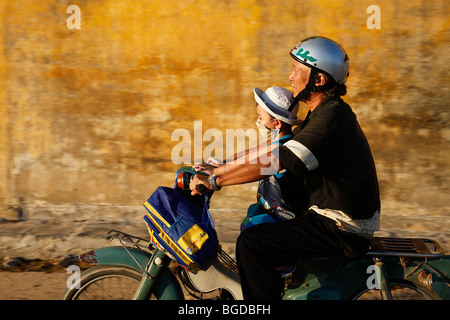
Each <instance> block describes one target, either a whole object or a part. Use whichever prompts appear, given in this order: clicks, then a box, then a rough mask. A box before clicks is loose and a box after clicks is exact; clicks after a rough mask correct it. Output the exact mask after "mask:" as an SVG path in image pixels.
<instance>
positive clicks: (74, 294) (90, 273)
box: [61, 266, 157, 300]
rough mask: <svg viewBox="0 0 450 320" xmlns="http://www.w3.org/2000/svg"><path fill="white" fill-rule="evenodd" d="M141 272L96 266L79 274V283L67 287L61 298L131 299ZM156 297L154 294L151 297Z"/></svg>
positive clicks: (137, 285) (125, 268)
mask: <svg viewBox="0 0 450 320" xmlns="http://www.w3.org/2000/svg"><path fill="white" fill-rule="evenodd" d="M141 279H142V273H141V272H139V271H137V270H135V269H132V268H127V267H120V266H96V267H93V268H90V269H88V270H86V271H84V272H83V273H82V274H81V277H80V281H79V284H77V283H76V284H75V285H74V286H73V288H68V289H66V291H65V292H64V294H63V296H62V297H61V299H62V300H131V299H132V298H133V296H134V293H135V292H136V290H137V288H138V287H139V283H140V281H141ZM151 298H152V299H156V298H157V297H155V296H154V295H153V296H152V297H151Z"/></svg>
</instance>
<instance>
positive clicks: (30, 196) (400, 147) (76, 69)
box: [0, 0, 450, 214]
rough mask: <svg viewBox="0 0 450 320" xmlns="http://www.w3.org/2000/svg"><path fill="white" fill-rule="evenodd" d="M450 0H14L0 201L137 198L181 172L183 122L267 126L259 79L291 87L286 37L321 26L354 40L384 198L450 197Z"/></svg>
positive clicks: (1, 126)
mask: <svg viewBox="0 0 450 320" xmlns="http://www.w3.org/2000/svg"><path fill="white" fill-rule="evenodd" d="M72 4H76V5H78V6H79V7H80V9H81V28H80V29H72V30H71V29H68V28H67V26H66V20H67V19H68V18H69V16H70V14H68V13H66V10H67V7H68V6H69V5H72ZM372 4H376V5H378V6H379V7H380V9H381V29H378V30H377V29H373V30H371V29H368V28H367V25H366V21H367V19H368V18H369V16H370V14H368V13H366V9H367V7H368V6H369V5H372ZM449 13H450V12H449V2H448V1H446V0H430V1H426V2H425V1H421V0H410V1H387V0H383V1H382V0H378V1H372V0H370V1H367V0H362V1H361V0H351V1H318V0H314V1H311V0H305V1H298V0H284V1H267V0H240V1H239V0H229V1H209V0H183V1H175V0H164V1H160V0H153V1H144V0H140V1H138V0H103V1H93V0H91V1H89V0H80V1H72V0H49V1H37V0H15V1H1V3H0V86H1V90H0V207H1V208H3V209H7V208H8V207H9V206H11V205H22V206H23V208H25V209H26V208H27V206H28V207H29V208H31V207H32V206H41V207H42V208H45V207H46V206H49V207H51V206H59V205H60V206H62V207H64V206H70V205H74V204H77V205H81V204H82V205H89V206H97V205H103V206H111V207H114V206H139V205H140V204H141V203H142V202H143V201H145V199H146V197H147V196H148V195H149V194H150V193H151V192H152V191H153V190H154V188H155V187H156V186H157V185H160V184H164V185H171V184H172V173H173V172H174V170H175V169H176V168H177V167H178V166H177V165H175V164H173V163H172V161H171V158H170V155H171V150H172V148H173V147H174V146H175V145H176V144H177V143H178V142H177V141H171V134H172V132H173V131H174V130H175V129H178V128H186V129H188V130H190V131H191V132H192V130H193V123H194V121H195V120H198V121H200V120H201V121H203V130H206V129H208V128H217V129H219V130H221V131H223V132H225V129H227V128H230V129H238V128H242V129H247V128H254V120H255V111H254V100H253V95H252V89H253V87H260V88H263V89H266V88H267V87H269V86H274V85H281V86H284V87H286V88H290V85H289V81H288V75H289V73H290V71H291V64H292V60H291V58H290V57H289V54H288V53H289V50H290V49H291V48H292V47H294V46H295V45H296V44H297V43H298V42H299V40H301V39H303V38H305V37H307V36H311V35H323V36H328V37H331V38H333V39H335V40H337V41H338V42H340V43H341V44H342V45H343V46H344V47H345V48H346V50H347V52H348V54H349V56H350V62H351V71H350V78H349V81H348V88H349V93H348V95H347V97H346V100H347V101H348V102H349V103H350V104H351V105H352V107H353V109H354V111H355V113H356V114H357V115H358V117H359V120H360V122H361V125H362V126H363V128H364V130H365V131H366V133H367V136H368V139H369V141H370V143H371V145H372V149H373V152H374V155H375V158H376V163H377V167H378V171H379V178H380V185H381V188H382V192H383V201H386V202H389V201H393V202H408V203H409V204H413V205H414V204H418V205H422V206H425V207H429V208H433V210H434V209H436V208H438V209H439V208H445V207H448V206H450V198H449V196H448V195H449V190H450V184H449V176H450V169H449V163H450V155H449V141H450V126H449V107H448V101H449V99H450V92H449V86H448V83H449V82H450V76H449V71H450V70H449V69H450V68H449V65H450V52H449V51H450V46H449V42H450V35H449V29H450V20H449V19H448V17H449ZM304 109H305V107H304V106H303V110H302V112H304ZM161 172H162V174H161ZM236 188H241V189H233V190H235V191H233V192H228V193H226V192H227V191H225V194H226V195H229V196H233V197H235V198H233V199H238V200H236V201H239V200H245V198H246V197H247V196H249V197H251V199H250V200H247V201H253V200H254V199H253V198H254V190H252V189H251V188H247V189H246V187H236ZM236 190H238V191H239V192H236ZM233 201H235V200H233ZM243 207H245V205H243ZM443 210H444V209H443ZM445 214H448V212H445Z"/></svg>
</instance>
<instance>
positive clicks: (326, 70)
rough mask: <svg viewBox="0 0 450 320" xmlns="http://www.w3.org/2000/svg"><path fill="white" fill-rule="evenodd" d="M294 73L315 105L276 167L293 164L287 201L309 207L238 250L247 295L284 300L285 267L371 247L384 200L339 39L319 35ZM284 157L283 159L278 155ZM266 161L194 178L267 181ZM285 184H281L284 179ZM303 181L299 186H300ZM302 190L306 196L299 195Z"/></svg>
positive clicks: (211, 183) (299, 95) (304, 47)
mask: <svg viewBox="0 0 450 320" xmlns="http://www.w3.org/2000/svg"><path fill="white" fill-rule="evenodd" d="M291 56H292V57H293V58H294V63H293V71H292V73H291V75H290V76H289V80H290V82H291V83H292V87H293V90H294V97H295V100H296V101H294V103H293V104H292V105H291V107H292V108H293V107H294V105H295V104H296V102H298V101H302V102H304V103H306V105H307V106H308V108H309V112H308V115H307V116H306V118H305V119H304V121H303V122H302V124H301V125H300V126H299V127H298V128H296V129H295V130H294V132H293V133H294V137H293V138H292V139H291V140H289V141H288V142H286V143H285V144H284V145H283V146H280V147H279V148H277V149H275V150H273V151H272V153H271V157H272V158H271V159H272V162H271V165H272V167H273V168H275V169H276V170H282V169H286V171H287V172H288V174H287V176H288V177H290V179H286V184H285V188H284V189H283V188H282V192H283V196H284V198H285V201H286V202H288V203H289V201H290V200H291V201H292V202H290V204H292V203H295V199H296V198H297V197H305V198H306V202H307V209H306V210H298V212H296V217H295V218H294V219H292V220H289V221H285V222H280V223H277V224H260V225H257V226H254V227H252V228H250V229H248V230H245V231H244V232H243V233H241V235H240V236H239V238H238V241H237V244H236V256H237V262H238V267H239V272H240V278H241V285H242V291H243V295H244V298H245V299H248V300H255V299H280V298H281V289H282V285H283V282H282V280H281V277H280V272H279V271H277V267H278V266H286V265H289V264H292V263H295V261H296V260H297V259H301V258H314V257H338V256H347V257H356V256H359V255H363V254H365V253H366V252H367V250H368V247H369V243H370V238H371V236H372V235H373V232H374V231H375V230H378V228H379V214H380V212H379V210H380V198H379V189H378V181H377V175H376V170H375V164H374V160H373V157H372V154H371V151H370V147H369V144H368V142H367V140H366V138H365V136H364V133H363V132H362V130H361V128H360V127H359V124H358V122H357V120H356V116H355V114H354V113H353V112H352V110H351V108H350V107H349V106H348V105H347V104H346V103H345V102H344V101H343V100H342V99H341V98H340V97H341V96H343V95H345V93H346V87H345V81H346V79H347V77H348V70H349V59H348V56H347V54H346V52H345V51H344V49H343V48H342V47H341V46H340V45H339V44H337V43H336V42H334V41H332V40H330V39H327V38H323V37H312V38H307V39H305V40H303V41H302V42H300V44H299V45H298V46H297V47H295V48H294V49H293V50H292V51H291ZM276 155H278V157H276ZM265 167H267V165H263V164H262V163H258V164H249V165H246V166H242V168H240V169H239V170H235V171H233V172H230V173H229V174H228V173H227V174H224V175H220V176H210V177H209V178H208V177H207V178H206V179H205V178H202V177H197V176H199V175H197V176H196V178H194V180H193V181H192V183H191V190H193V193H195V192H196V191H195V186H196V185H197V184H199V183H201V184H205V185H206V186H207V188H209V189H214V190H219V189H220V188H221V187H222V186H225V185H231V184H237V183H244V182H250V181H255V180H260V179H262V178H264V177H266V176H265V175H262V174H261V169H263V168H265ZM280 183H281V182H280ZM296 185H297V186H298V188H296V187H295V186H296ZM299 193H301V194H299Z"/></svg>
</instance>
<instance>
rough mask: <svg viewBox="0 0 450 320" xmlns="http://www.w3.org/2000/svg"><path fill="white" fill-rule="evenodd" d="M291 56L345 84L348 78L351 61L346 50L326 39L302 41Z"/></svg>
mask: <svg viewBox="0 0 450 320" xmlns="http://www.w3.org/2000/svg"><path fill="white" fill-rule="evenodd" d="M291 56H292V57H293V58H294V59H295V60H297V61H298V62H300V63H303V64H304V65H306V66H308V67H311V68H313V69H314V68H316V69H318V71H319V72H320V71H323V72H325V73H326V74H328V75H330V76H331V77H333V79H334V80H335V81H336V82H337V83H339V84H343V83H345V81H346V80H347V77H348V74H349V73H348V69H349V59H348V56H347V53H346V52H345V50H344V48H342V47H341V46H340V45H339V44H338V43H337V42H335V41H333V40H331V39H328V38H325V37H310V38H306V39H304V40H302V41H301V42H300V43H299V44H298V45H297V46H296V47H295V48H294V49H292V50H291Z"/></svg>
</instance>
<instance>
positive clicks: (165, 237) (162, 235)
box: [147, 205, 200, 273]
mask: <svg viewBox="0 0 450 320" xmlns="http://www.w3.org/2000/svg"><path fill="white" fill-rule="evenodd" d="M149 206H150V205H149ZM150 207H151V206H150ZM152 209H153V208H152ZM153 210H154V209H153ZM152 213H153V211H152ZM147 217H149V218H150V220H151V221H152V222H153V224H154V225H155V226H156V227H157V228H158V230H159V231H160V233H159V234H158V236H159V237H160V238H161V239H163V240H164V241H165V242H166V243H167V244H168V245H169V246H170V248H171V249H172V250H173V251H174V252H175V253H176V254H177V255H178V256H179V257H180V258H181V259H182V260H183V261H184V262H185V263H186V264H188V265H189V267H190V268H191V269H192V271H193V272H194V273H197V272H198V271H199V270H200V269H199V267H197V265H196V264H195V263H194V262H193V261H192V260H191V259H190V258H189V257H188V256H187V255H186V254H185V253H184V252H183V251H182V250H180V248H178V246H177V245H176V243H175V242H173V241H172V239H170V237H169V236H168V235H166V234H165V233H164V231H163V230H162V229H161V228H159V226H158V223H157V222H156V221H155V219H153V217H152V216H151V215H150V214H147ZM162 221H165V220H162ZM169 227H170V225H169ZM150 230H151V231H153V230H152V229H151V228H149V231H150Z"/></svg>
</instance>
